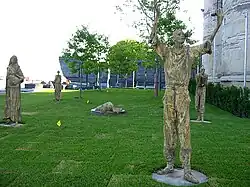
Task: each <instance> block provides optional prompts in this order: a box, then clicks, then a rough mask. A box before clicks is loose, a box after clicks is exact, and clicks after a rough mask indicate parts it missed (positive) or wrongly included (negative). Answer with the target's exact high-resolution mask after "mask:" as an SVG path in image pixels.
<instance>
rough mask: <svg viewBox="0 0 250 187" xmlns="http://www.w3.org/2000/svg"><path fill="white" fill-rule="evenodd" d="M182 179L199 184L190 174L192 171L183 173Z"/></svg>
mask: <svg viewBox="0 0 250 187" xmlns="http://www.w3.org/2000/svg"><path fill="white" fill-rule="evenodd" d="M184 179H185V180H187V181H189V182H191V183H194V184H199V183H200V182H199V181H198V180H197V179H196V178H195V177H194V176H193V175H192V173H191V172H190V173H185V174H184Z"/></svg>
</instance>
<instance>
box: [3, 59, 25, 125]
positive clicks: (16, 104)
mask: <svg viewBox="0 0 250 187" xmlns="http://www.w3.org/2000/svg"><path fill="white" fill-rule="evenodd" d="M23 81H24V76H23V72H22V70H21V68H20V66H19V65H18V63H17V58H16V57H15V56H13V57H11V59H10V63H9V66H8V68H7V76H6V96H5V109H4V120H5V121H8V122H15V123H18V122H21V121H22V118H21V83H22V82H23Z"/></svg>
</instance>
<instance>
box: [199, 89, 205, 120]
mask: <svg viewBox="0 0 250 187" xmlns="http://www.w3.org/2000/svg"><path fill="white" fill-rule="evenodd" d="M205 102H206V87H203V88H202V89H201V101H200V103H201V104H200V113H201V121H204V112H205Z"/></svg>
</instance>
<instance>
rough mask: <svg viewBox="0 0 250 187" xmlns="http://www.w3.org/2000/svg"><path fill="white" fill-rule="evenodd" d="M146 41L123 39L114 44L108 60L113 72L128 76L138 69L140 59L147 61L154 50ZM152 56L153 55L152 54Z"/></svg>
mask: <svg viewBox="0 0 250 187" xmlns="http://www.w3.org/2000/svg"><path fill="white" fill-rule="evenodd" d="M149 49H150V48H149V47H148V46H147V44H145V43H141V42H138V41H135V40H122V41H119V42H117V43H116V44H115V45H114V46H112V47H111V48H110V50H109V53H108V61H109V67H110V70H111V72H113V73H115V74H117V75H118V76H123V77H125V78H126V87H127V78H128V75H129V74H131V73H132V72H133V71H136V70H137V69H138V61H139V60H142V61H147V60H148V59H147V58H148V57H149V56H150V55H149V54H151V53H152V52H151V51H149ZM151 56H152V55H151Z"/></svg>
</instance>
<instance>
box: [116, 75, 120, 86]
mask: <svg viewBox="0 0 250 187" xmlns="http://www.w3.org/2000/svg"><path fill="white" fill-rule="evenodd" d="M118 84H119V75H116V86H117V85H118Z"/></svg>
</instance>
